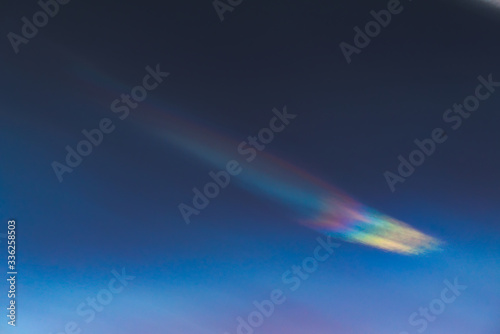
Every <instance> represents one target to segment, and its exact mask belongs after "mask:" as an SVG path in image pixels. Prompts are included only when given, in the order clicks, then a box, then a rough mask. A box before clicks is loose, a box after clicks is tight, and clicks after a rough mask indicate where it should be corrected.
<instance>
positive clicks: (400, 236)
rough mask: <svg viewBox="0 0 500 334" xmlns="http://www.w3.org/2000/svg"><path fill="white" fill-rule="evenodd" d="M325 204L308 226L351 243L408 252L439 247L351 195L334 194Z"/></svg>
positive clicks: (409, 253)
mask: <svg viewBox="0 0 500 334" xmlns="http://www.w3.org/2000/svg"><path fill="white" fill-rule="evenodd" d="M323 205H324V209H323V210H322V211H321V213H320V214H319V215H318V216H317V217H315V218H314V219H310V220H307V221H305V222H304V224H305V225H307V226H309V227H312V228H314V229H316V230H318V231H320V232H322V233H324V234H328V235H332V236H334V237H337V238H341V239H344V240H346V241H349V242H354V243H360V244H363V245H367V246H371V247H375V248H379V249H382V250H385V251H390V252H395V253H400V254H405V255H419V254H425V253H427V252H429V251H433V250H437V249H439V244H440V242H439V241H438V240H437V239H435V238H433V237H430V236H427V235H425V234H424V233H422V232H419V231H417V230H416V229H414V228H412V227H411V226H409V225H408V224H405V223H403V222H401V221H399V220H396V219H394V218H391V217H389V216H386V215H384V214H381V213H379V212H377V211H375V210H373V209H370V208H367V207H365V206H363V205H361V204H359V203H357V202H355V201H353V200H352V199H350V198H346V197H331V198H329V199H327V200H325V201H324V203H323Z"/></svg>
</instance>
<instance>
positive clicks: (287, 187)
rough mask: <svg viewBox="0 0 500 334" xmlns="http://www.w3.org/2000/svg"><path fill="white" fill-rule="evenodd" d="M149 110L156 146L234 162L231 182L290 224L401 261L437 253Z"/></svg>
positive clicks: (422, 240)
mask: <svg viewBox="0 0 500 334" xmlns="http://www.w3.org/2000/svg"><path fill="white" fill-rule="evenodd" d="M153 109H154V108H147V110H148V114H149V115H154V114H156V116H155V117H153V118H152V120H154V122H152V123H150V124H149V125H148V126H147V127H146V128H145V129H149V131H151V130H152V129H155V130H154V131H153V133H155V134H156V136H157V137H158V138H160V140H162V141H164V142H166V143H168V144H169V145H174V146H176V147H178V148H179V149H181V150H182V151H184V152H189V153H190V154H193V155H196V156H197V157H198V158H200V159H201V160H203V161H205V162H207V163H209V164H211V165H213V166H215V167H217V168H219V169H221V170H222V169H224V166H225V164H226V163H227V162H228V161H230V160H233V159H234V160H238V161H239V162H240V165H241V166H242V168H243V172H242V173H241V174H239V175H238V176H237V179H236V180H237V181H236V182H237V183H238V184H239V185H240V186H241V187H243V188H245V189H246V190H248V191H250V192H252V193H254V194H255V195H257V196H259V197H266V198H268V199H270V200H273V201H275V202H280V203H281V204H283V205H285V206H288V207H289V208H290V212H291V213H292V215H293V219H295V220H297V221H298V222H299V223H301V224H303V225H305V226H307V227H309V228H312V229H315V230H317V231H319V232H321V233H324V234H327V235H331V236H334V237H336V238H340V239H343V240H346V241H349V242H353V243H358V244H363V245H367V246H371V247H375V248H378V249H381V250H385V251H389V252H395V253H399V254H404V255H420V254H425V253H427V252H430V251H435V250H438V249H439V245H440V244H441V242H440V241H438V240H437V239H435V238H433V237H431V236H427V235H426V234H424V233H422V232H419V231H417V230H416V229H414V228H412V227H411V226H409V225H408V224H405V223H403V222H401V221H398V220H396V219H394V218H391V217H389V216H386V215H383V214H381V213H379V212H377V211H375V210H373V209H370V208H368V207H366V206H364V205H362V204H360V203H358V202H357V201H355V200H354V199H352V198H350V197H349V196H348V195H346V194H344V193H343V192H342V191H341V190H339V189H337V188H335V187H333V186H331V185H329V184H327V183H326V182H324V181H323V180H321V179H319V178H317V177H315V176H313V175H311V174H309V173H307V172H306V171H303V170H301V169H299V168H298V167H296V166H294V165H291V164H289V163H288V162H286V161H284V160H282V159H279V158H277V157H275V156H273V155H270V154H268V153H266V151H265V150H264V151H262V152H259V153H258V157H257V158H256V159H255V160H253V161H251V162H247V161H246V160H245V157H244V156H242V155H239V154H238V153H237V147H238V146H239V145H240V144H241V143H238V142H236V141H234V140H231V139H229V138H227V137H223V136H221V135H220V134H218V133H212V132H211V131H209V130H207V129H206V128H205V127H202V126H200V125H198V124H194V123H187V122H185V121H180V120H179V119H177V120H175V119H173V118H172V117H171V116H167V115H166V114H165V113H164V112H161V111H160V110H159V109H158V110H156V111H155V110H153ZM144 110H146V109H144ZM161 114H162V116H159V115H161ZM162 120H163V121H162ZM233 182H234V181H233ZM297 217H300V218H298V219H297Z"/></svg>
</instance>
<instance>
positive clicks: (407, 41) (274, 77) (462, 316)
mask: <svg viewBox="0 0 500 334" xmlns="http://www.w3.org/2000/svg"><path fill="white" fill-rule="evenodd" d="M470 2H471V3H468V2H465V1H464V2H463V3H457V2H453V1H435V2H424V1H413V2H407V1H405V2H404V3H402V5H403V7H404V10H403V11H402V12H401V13H400V14H397V15H395V16H393V17H392V21H391V23H390V24H389V26H388V27H386V28H383V29H382V31H381V33H380V35H378V36H377V37H375V38H373V40H372V41H371V43H370V45H368V46H367V47H366V48H365V49H363V50H362V51H361V53H360V54H355V55H353V57H352V62H351V63H350V64H348V63H347V62H346V60H345V58H344V56H343V54H342V52H341V50H340V48H339V43H341V42H343V41H344V42H347V43H350V44H353V38H354V34H355V33H354V30H353V28H354V27H355V26H364V24H365V23H366V22H368V21H370V20H371V19H372V18H371V16H370V11H371V10H376V11H379V10H381V9H384V8H387V2H386V1H378V2H373V1H371V2H369V1H354V2H352V1H350V2H345V1H344V2H336V3H323V2H319V1H316V2H305V1H292V2H291V3H290V2H288V3H285V2H282V3H269V2H265V1H255V0H254V1H243V2H242V4H241V5H239V6H237V7H235V8H234V11H233V12H227V13H225V19H224V21H223V22H221V21H220V20H219V17H218V15H217V13H216V11H215V10H214V8H213V6H212V4H211V2H210V1H191V2H182V1H177V2H173V1H168V2H166V3H160V2H154V1H143V2H137V3H135V2H129V3H123V2H114V1H111V2H106V3H101V2H97V1H90V2H89V1H87V2H85V3H83V2H78V1H72V2H70V3H68V4H66V5H62V6H61V7H60V11H59V13H58V14H57V15H56V16H55V17H53V18H50V20H49V23H48V25H47V26H45V27H43V28H40V30H39V32H38V34H37V35H36V36H35V37H34V38H33V39H31V40H30V41H29V42H28V43H27V44H25V45H24V44H23V45H20V47H19V53H17V54H16V53H15V52H14V51H13V48H12V46H11V44H10V43H9V40H8V39H7V38H4V39H3V42H2V43H0V49H1V52H0V55H1V60H2V64H3V66H1V67H0V71H1V72H0V76H1V78H2V79H3V80H2V81H1V85H2V86H1V88H2V92H3V95H2V97H3V98H2V101H3V106H2V108H0V116H1V119H0V121H1V122H0V124H1V126H2V131H1V132H0V134H1V143H2V145H0V156H1V157H2V164H1V166H2V167H1V168H2V170H1V171H2V173H1V174H0V175H1V179H0V180H1V184H2V186H1V187H0V191H1V195H2V196H1V197H2V199H3V201H2V204H1V206H0V214H1V217H2V220H3V221H6V220H7V219H8V218H10V217H14V218H15V219H16V220H17V221H18V242H19V250H18V252H19V255H18V262H19V264H18V265H19V272H20V275H19V283H18V284H19V287H20V291H21V292H20V294H19V297H18V299H19V302H20V304H21V303H22V304H21V305H22V306H21V307H20V311H19V312H20V316H19V325H18V328H16V329H15V330H17V331H18V332H19V333H23V334H24V333H29V334H32V333H59V331H61V330H62V329H63V327H64V325H65V323H67V322H68V321H71V320H72V319H73V320H75V321H77V322H79V323H84V321H82V318H79V316H78V314H76V312H75V311H74V309H75V308H76V307H77V306H78V305H79V304H80V303H81V302H82V301H84V300H85V298H86V297H87V296H89V295H92V294H94V295H95V294H96V293H97V292H99V290H100V289H102V288H103V287H104V286H105V285H106V284H107V281H108V280H109V278H110V277H112V276H110V275H111V274H110V273H111V270H112V269H113V268H116V269H117V270H118V269H120V268H127V271H128V272H130V273H132V274H133V275H135V276H136V279H135V280H134V281H133V282H132V283H131V284H130V285H129V286H128V287H127V288H126V290H124V292H123V293H121V294H120V295H119V296H116V298H115V301H114V302H113V303H111V304H110V305H109V306H107V308H106V309H105V310H104V311H102V313H100V314H99V318H98V319H97V320H96V321H94V322H91V323H89V324H87V325H85V326H87V327H85V330H87V331H89V332H92V333H105V332H106V333H108V332H117V333H118V332H123V333H139V332H148V333H185V334H191V333H221V334H222V333H224V332H230V333H235V332H236V326H237V322H236V320H235V319H236V318H237V317H238V316H242V317H243V316H245V315H247V314H249V313H250V312H252V311H253V310H254V306H253V305H252V303H253V301H254V300H262V299H264V298H268V297H269V292H270V291H272V290H273V289H274V288H279V287H282V288H283V289H288V288H287V287H286V286H283V283H282V281H281V277H282V274H283V273H284V272H286V271H287V270H288V269H289V268H290V267H291V266H292V265H293V264H296V263H300V262H301V261H302V260H303V259H304V258H305V257H308V256H311V254H312V252H313V250H314V248H315V247H316V245H317V241H316V238H317V237H318V236H319V235H320V234H318V233H317V232H315V231H313V230H310V229H308V228H306V227H304V226H301V225H298V224H295V222H294V218H296V217H295V212H294V211H293V210H291V209H290V208H289V207H287V206H282V205H281V204H280V203H277V202H273V201H270V200H269V199H268V198H266V197H265V196H258V195H257V196H256V194H255V193H254V192H247V191H246V190H247V188H246V187H245V186H243V187H240V186H239V182H240V181H237V182H235V183H231V184H230V186H228V188H226V189H224V191H223V192H221V195H220V196H218V197H217V198H215V199H214V200H213V201H212V202H211V203H210V206H209V207H208V208H207V209H204V210H203V212H202V213H201V214H200V215H199V216H197V217H196V219H194V220H193V223H192V224H190V225H186V224H185V223H184V221H183V219H182V217H181V215H180V214H179V210H178V207H177V206H178V204H179V203H180V202H187V201H189V200H190V198H191V196H192V192H191V189H192V188H193V187H196V186H198V187H199V186H202V185H203V184H204V183H205V182H207V180H208V172H209V171H210V170H212V169H214V164H213V163H211V162H212V160H217V159H218V156H217V155H216V154H215V155H214V153H213V152H216V153H217V152H223V153H224V154H227V152H228V151H227V150H228V149H227V148H226V147H219V146H218V145H219V144H218V143H219V142H218V141H215V140H214V141H207V142H203V144H204V145H205V146H206V147H207V148H208V149H209V150H208V151H206V152H210V153H207V154H208V155H209V157H206V158H205V159H200V154H192V153H193V152H192V151H190V150H189V149H187V147H188V146H187V144H186V145H184V146H183V144H176V145H171V144H172V142H175V140H172V139H171V137H170V140H163V139H162V135H163V134H165V135H166V136H169V135H172V136H173V135H180V136H181V138H183V139H185V140H191V139H192V140H194V141H197V142H199V139H200V138H202V137H201V136H199V133H197V132H196V131H197V129H198V127H200V128H203V129H208V130H209V131H210V133H212V134H214V137H209V138H215V137H216V136H221V137H223V138H231V139H232V140H233V141H234V143H236V144H233V143H232V142H231V141H223V142H224V143H225V144H224V145H227V147H228V148H229V149H230V148H231V147H233V146H234V150H235V152H236V147H237V144H238V143H239V142H241V141H242V140H245V138H247V137H248V136H249V135H252V134H255V133H257V132H258V131H259V130H260V129H261V128H262V127H263V126H266V125H267V124H268V122H269V119H270V117H271V116H272V112H271V110H272V109H273V108H279V109H281V108H282V106H284V105H286V106H287V108H288V110H289V111H290V112H292V113H294V114H297V115H298V117H297V119H296V120H294V121H293V122H292V123H291V124H290V125H289V126H287V128H286V130H285V131H283V132H282V133H279V135H277V136H276V138H275V140H273V141H272V143H270V144H269V145H268V147H266V153H268V154H271V155H273V156H276V157H279V158H281V159H284V160H286V161H288V162H289V163H290V164H292V165H294V166H297V167H299V168H301V169H303V170H305V171H307V172H308V173H310V174H312V175H314V176H315V177H317V178H319V179H322V180H324V181H325V182H326V183H328V184H332V185H335V186H337V187H339V188H340V189H342V190H344V191H345V192H347V193H348V194H350V195H351V196H353V197H354V198H356V199H357V200H358V201H359V202H361V203H363V204H365V205H368V206H370V207H373V208H375V209H377V210H379V211H381V212H384V213H386V214H388V215H391V216H393V217H395V218H397V219H400V220H402V221H405V222H407V223H409V224H410V225H412V226H413V227H415V228H417V229H418V230H420V231H422V232H424V233H426V234H429V235H432V236H434V237H436V238H438V239H440V240H442V241H443V242H444V246H443V250H442V251H441V252H435V253H431V254H428V255H425V256H414V257H412V256H402V255H399V254H394V253H389V252H384V251H380V250H377V249H374V248H369V247H366V246H364V245H359V244H352V243H346V242H341V243H342V245H341V247H340V248H339V249H338V250H337V251H336V253H335V256H333V257H332V258H330V259H329V260H328V261H327V262H326V263H324V264H321V265H320V267H319V268H318V270H317V271H316V272H315V273H313V274H311V278H309V279H308V280H307V281H304V283H303V285H302V286H303V287H302V288H301V289H300V290H298V291H297V292H294V293H288V294H287V301H286V303H284V304H283V305H282V306H280V308H279V309H277V310H276V313H275V315H273V317H271V318H269V319H268V320H266V323H265V324H264V325H263V326H262V327H260V328H259V329H258V331H256V333H257V332H259V333H277V332H286V333H303V332H307V331H309V332H315V333H322V332H324V333H327V332H328V333H330V332H336V333H343V334H344V333H346V334H349V333H364V334H368V333H400V332H401V331H407V332H408V333H417V331H416V330H417V329H418V328H419V326H412V325H411V324H409V321H408V317H409V316H410V315H411V314H412V312H415V311H417V310H418V308H419V307H425V306H427V305H428V304H429V302H431V301H432V300H433V299H434V298H436V297H439V294H440V292H441V290H442V289H443V288H444V287H445V285H444V283H443V281H444V280H449V281H453V280H454V279H455V277H459V278H460V282H463V284H466V285H467V286H468V288H467V290H466V291H464V292H463V294H462V295H461V296H460V297H459V298H457V300H456V302H454V303H452V304H449V305H447V309H446V310H445V312H444V313H443V314H442V315H440V316H439V317H438V319H437V320H436V321H433V322H429V326H428V329H426V333H429V334H432V333H443V332H453V333H457V334H462V333H472V332H474V333H478V334H495V333H498V330H500V322H499V320H498V319H500V316H499V314H498V309H500V308H499V306H500V298H499V295H498V291H500V290H499V282H500V270H499V254H500V252H499V251H500V250H499V248H498V247H499V246H498V244H499V231H500V228H499V225H498V218H499V209H498V201H499V199H500V192H499V189H500V178H499V177H498V170H499V169H500V157H499V154H498V152H499V148H500V131H498V126H499V124H500V116H499V113H498V112H499V111H500V88H499V89H498V91H496V92H494V93H492V94H491V96H490V97H489V98H488V99H487V100H485V101H483V102H481V105H480V107H479V109H478V110H477V111H474V112H472V114H471V116H470V117H469V118H468V119H465V120H464V121H463V124H462V125H461V126H460V128H459V129H457V130H453V129H451V127H450V124H447V123H445V122H444V121H443V113H444V112H445V110H447V109H448V108H451V107H452V106H453V104H454V103H462V102H463V101H464V99H465V98H466V97H467V96H469V95H471V94H473V93H474V91H475V88H476V86H477V85H478V84H479V81H478V79H477V77H478V76H480V75H481V76H483V77H488V75H489V74H492V76H493V78H494V79H495V80H498V81H500V65H499V62H498V59H499V56H500V46H499V42H498V31H499V28H500V10H498V9H494V6H491V7H485V8H483V9H480V8H478V7H477V6H474V5H473V1H472V0H471V1H470ZM38 10H39V6H38V5H37V3H36V2H35V1H30V2H24V3H22V4H19V3H14V2H12V3H3V4H2V5H0V12H1V14H0V17H1V21H0V22H1V25H0V27H1V28H2V31H3V34H4V36H6V35H7V34H8V33H9V32H15V33H20V30H21V25H22V22H21V19H20V18H21V17H23V16H28V17H31V16H32V15H33V13H35V12H36V11H38ZM156 64H160V66H161V69H162V70H163V71H167V72H169V73H170V76H169V77H168V78H166V79H165V80H164V82H162V83H161V84H160V85H159V86H158V88H156V89H155V90H153V91H151V92H149V95H148V97H147V100H146V101H145V102H144V103H143V104H141V105H140V106H139V107H138V108H137V109H134V110H133V111H132V112H131V113H130V116H129V117H128V118H127V119H125V120H119V119H118V117H117V115H116V114H114V113H113V112H112V111H111V110H110V104H111V102H112V101H113V100H114V99H116V98H119V96H120V94H121V93H125V92H129V91H130V89H131V88H132V87H134V86H136V85H137V84H140V83H141V82H142V78H143V77H144V75H145V74H146V71H145V67H146V66H148V65H149V66H151V67H154V66H155V65H156ZM103 118H109V119H112V121H113V124H114V125H115V126H116V129H115V130H114V132H113V133H110V134H108V135H105V136H104V139H103V142H102V144H101V145H99V146H98V147H95V148H94V149H93V152H92V154H90V155H89V156H88V157H85V158H84V159H83V162H82V164H81V165H80V166H78V167H77V168H75V169H74V171H73V172H72V173H67V174H65V175H64V182H62V183H60V182H59V181H58V179H57V177H56V175H55V173H54V171H53V169H52V166H51V163H52V162H53V161H55V160H56V161H60V162H63V160H64V157H65V155H66V151H65V146H66V145H70V146H73V147H75V146H76V144H77V143H78V141H80V140H81V139H82V138H83V137H82V134H81V131H82V129H93V128H96V127H97V126H98V124H99V121H100V120H101V119H103ZM179 120H181V121H179ZM183 122H185V124H188V125H187V126H181V125H182V124H184V123H183ZM438 127H441V128H444V129H446V134H447V135H448V139H447V141H446V142H445V143H443V144H438V145H437V147H436V151H435V153H434V154H432V155H431V156H430V157H428V158H427V159H426V161H425V162H424V163H423V164H422V165H421V166H419V167H417V168H416V169H415V172H414V173H413V174H412V175H411V176H410V177H408V179H407V180H406V181H405V182H404V183H398V184H397V185H396V191H395V192H391V190H390V188H389V186H388V185H387V182H386V179H385V178H384V175H383V174H384V172H385V171H387V170H389V171H392V172H395V173H396V171H397V167H398V164H399V161H398V156H399V155H403V156H404V157H408V155H409V154H410V152H412V150H414V149H415V148H416V146H415V144H414V143H413V141H414V140H415V139H420V140H422V139H424V138H429V137H430V136H431V132H432V130H433V129H434V128H438ZM198 153H199V152H198ZM224 157H225V155H224ZM221 161H222V160H221ZM223 161H224V163H225V162H226V160H223ZM244 173H245V171H244V172H243V173H242V176H241V177H242V178H243V179H244V178H245V174H244ZM264 174H265V173H264ZM269 175H272V174H271V173H270V174H269ZM235 178H236V180H239V179H238V177H237V176H236V177H235ZM0 233H5V232H4V231H0ZM2 245H5V244H4V243H3V242H2ZM2 247H3V246H2ZM2 288H3V285H2ZM287 291H289V290H287ZM2 298H3V297H2ZM5 301H6V298H3V299H2V303H5ZM2 305H3V304H2ZM21 312H22V313H21ZM124 319H126V320H124ZM0 327H6V328H7V327H8V326H7V325H6V324H4V323H2V324H1V325H0ZM9 327H10V326H9ZM82 328H83V326H82ZM6 331H14V330H13V329H11V328H8V329H6Z"/></svg>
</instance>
